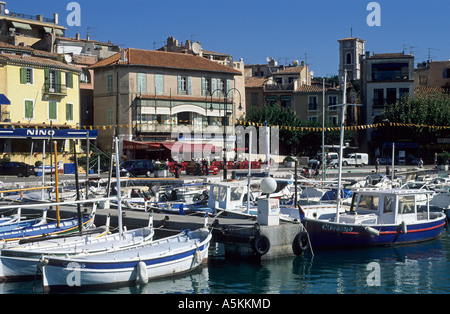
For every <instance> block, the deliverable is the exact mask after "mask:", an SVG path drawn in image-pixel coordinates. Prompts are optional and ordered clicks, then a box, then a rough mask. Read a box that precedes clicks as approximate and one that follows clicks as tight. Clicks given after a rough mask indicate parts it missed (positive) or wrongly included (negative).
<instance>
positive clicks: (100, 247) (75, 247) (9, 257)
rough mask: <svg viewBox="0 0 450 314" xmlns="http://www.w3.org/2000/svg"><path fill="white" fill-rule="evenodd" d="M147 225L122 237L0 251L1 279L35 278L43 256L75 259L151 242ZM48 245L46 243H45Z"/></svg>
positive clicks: (78, 239) (93, 237)
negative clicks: (75, 256) (77, 256)
mask: <svg viewBox="0 0 450 314" xmlns="http://www.w3.org/2000/svg"><path fill="white" fill-rule="evenodd" d="M153 235H154V229H153V228H151V227H150V226H148V227H144V228H138V229H134V230H125V231H124V232H123V233H122V234H120V233H115V234H109V235H108V234H107V233H106V232H103V233H100V234H97V235H87V236H83V237H76V238H75V239H71V238H66V239H65V241H59V242H58V241H57V242H53V241H43V242H38V243H30V244H26V245H23V246H15V247H10V248H5V249H2V250H1V251H0V280H7V281H10V280H14V281H17V280H26V279H32V278H35V277H36V274H37V271H38V266H39V265H40V263H41V262H42V260H43V259H44V256H74V255H86V254H98V253H104V252H108V251H117V250H123V249H125V248H130V247H134V246H137V245H141V244H143V243H145V242H146V241H150V240H152V239H153ZM48 242H49V243H48Z"/></svg>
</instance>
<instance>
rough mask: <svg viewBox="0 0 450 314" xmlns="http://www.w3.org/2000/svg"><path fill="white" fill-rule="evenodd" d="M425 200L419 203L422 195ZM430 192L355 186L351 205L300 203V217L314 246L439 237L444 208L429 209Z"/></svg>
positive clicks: (378, 243)
mask: <svg viewBox="0 0 450 314" xmlns="http://www.w3.org/2000/svg"><path fill="white" fill-rule="evenodd" d="M424 193H425V195H426V196H427V198H426V199H427V203H426V204H425V205H421V202H422V199H423V195H424ZM431 195H432V193H431V192H425V191H418V190H404V189H390V190H374V189H367V190H356V191H354V195H353V199H352V203H351V206H350V208H349V209H348V210H345V211H344V210H343V207H342V206H339V207H338V208H339V212H337V209H336V208H337V207H336V206H335V207H334V210H333V208H332V207H330V206H326V205H323V206H320V205H317V206H300V212H301V220H302V222H303V225H304V226H305V228H306V230H307V232H308V234H309V239H310V244H311V246H312V247H313V248H314V249H316V248H338V247H339V248H342V247H348V248H353V247H370V246H389V245H398V244H408V243H416V242H424V241H428V240H432V239H435V238H438V237H439V236H440V235H441V233H442V230H443V228H444V226H445V224H446V215H445V213H444V212H443V211H432V210H431V207H430V204H429V201H430V200H431Z"/></svg>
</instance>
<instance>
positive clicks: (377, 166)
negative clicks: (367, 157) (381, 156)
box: [375, 158, 380, 173]
mask: <svg viewBox="0 0 450 314" xmlns="http://www.w3.org/2000/svg"><path fill="white" fill-rule="evenodd" d="M379 168H380V161H379V160H378V158H377V159H376V160H375V173H378V169H379Z"/></svg>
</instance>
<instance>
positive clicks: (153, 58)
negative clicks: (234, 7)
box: [91, 48, 242, 75]
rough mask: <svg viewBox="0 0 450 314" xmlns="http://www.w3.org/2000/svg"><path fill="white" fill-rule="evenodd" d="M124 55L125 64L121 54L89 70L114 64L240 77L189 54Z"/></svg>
mask: <svg viewBox="0 0 450 314" xmlns="http://www.w3.org/2000/svg"><path fill="white" fill-rule="evenodd" d="M125 55H126V57H127V59H128V61H126V62H123V61H120V57H121V53H118V54H116V55H114V56H111V57H109V58H106V59H104V60H102V61H100V62H98V63H97V64H94V65H93V66H92V67H91V68H93V69H95V68H100V67H108V66H111V65H116V64H123V65H138V66H148V67H156V68H172V69H180V70H201V71H208V72H222V73H231V74H235V75H242V73H241V72H240V71H237V70H234V69H233V68H230V67H227V66H225V65H222V64H220V63H218V62H214V61H211V60H208V59H206V58H203V57H200V56H194V55H190V54H182V53H176V52H165V51H153V50H141V49H134V48H129V49H127V50H125Z"/></svg>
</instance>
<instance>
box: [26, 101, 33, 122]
mask: <svg viewBox="0 0 450 314" xmlns="http://www.w3.org/2000/svg"><path fill="white" fill-rule="evenodd" d="M24 111H25V114H24V118H25V119H34V101H33V100H25V110H24Z"/></svg>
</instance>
